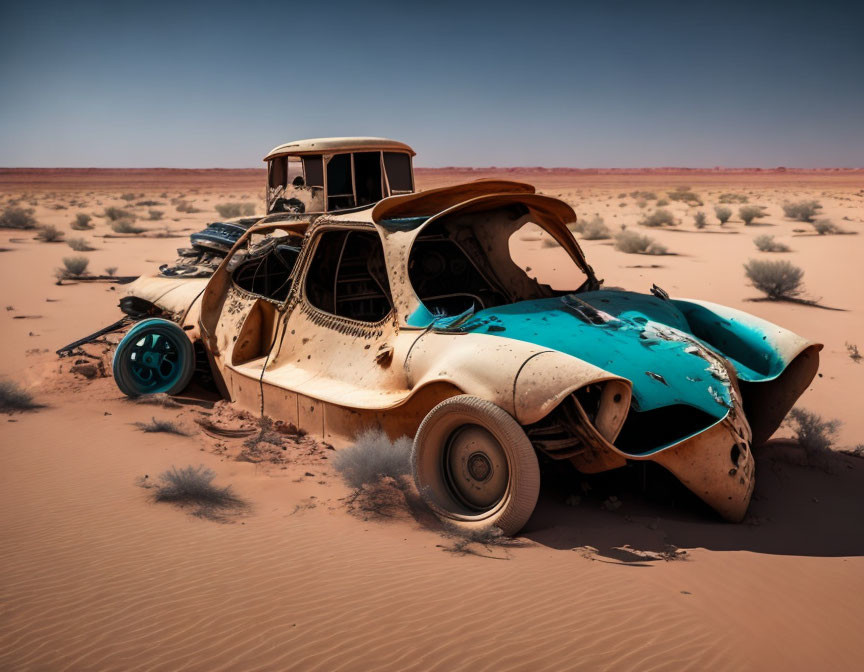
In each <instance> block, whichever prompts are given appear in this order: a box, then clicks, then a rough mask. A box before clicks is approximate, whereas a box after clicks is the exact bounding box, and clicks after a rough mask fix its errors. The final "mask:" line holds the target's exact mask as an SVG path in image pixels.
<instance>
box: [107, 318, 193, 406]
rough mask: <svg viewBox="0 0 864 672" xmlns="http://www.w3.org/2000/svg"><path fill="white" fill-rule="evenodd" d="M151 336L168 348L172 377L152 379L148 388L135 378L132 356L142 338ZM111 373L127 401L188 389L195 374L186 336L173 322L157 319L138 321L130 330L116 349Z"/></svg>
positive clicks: (190, 349)
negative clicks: (129, 398) (127, 397)
mask: <svg viewBox="0 0 864 672" xmlns="http://www.w3.org/2000/svg"><path fill="white" fill-rule="evenodd" d="M154 335H155V336H158V337H159V339H164V342H167V343H168V344H169V345H168V348H169V350H170V353H171V354H170V357H171V362H172V369H171V372H172V373H171V375H170V376H167V377H165V378H164V379H159V380H157V379H154V382H153V383H152V384H150V385H147V384H144V383H143V382H142V381H141V379H140V377H136V375H135V373H134V371H133V366H134V365H135V362H134V361H133V359H132V354H133V351H135V349H136V348H137V347H138V343H140V342H141V340H142V339H143V338H145V337H148V336H151V337H152V336H154ZM111 370H112V372H113V374H114V382H115V383H116V384H117V387H119V388H120V391H121V392H123V394H125V395H127V396H129V397H140V396H142V395H145V394H157V393H161V392H164V393H165V394H177V393H178V392H182V391H183V390H184V389H185V388H186V386H187V385H189V381H191V380H192V375H193V374H194V373H195V348H194V346H193V345H192V342H191V341H190V340H189V338H188V337H187V336H186V332H184V331H183V329H181V328H180V327H179V326H178V325H176V324H175V323H174V322H171V321H169V320H163V319H160V318H151V319H148V320H142V321H141V322H138V323H137V324H136V325H135V326H133V327H132V328H131V329H130V330H129V332H128V333H127V334H126V335H125V336H124V337H123V340H121V341H120V343H119V344H118V345H117V349H116V350H115V351H114V358H113V360H112V363H111Z"/></svg>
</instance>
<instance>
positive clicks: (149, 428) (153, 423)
mask: <svg viewBox="0 0 864 672" xmlns="http://www.w3.org/2000/svg"><path fill="white" fill-rule="evenodd" d="M135 426H136V427H137V428H138V429H140V430H141V431H142V432H147V433H148V434H176V435H177V436H189V433H188V432H187V431H185V430H184V429H183V428H181V427H180V426H179V425H178V424H177V423H176V422H173V421H171V420H157V419H156V418H150V422H136V423H135Z"/></svg>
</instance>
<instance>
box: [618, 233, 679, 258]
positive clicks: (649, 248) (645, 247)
mask: <svg viewBox="0 0 864 672" xmlns="http://www.w3.org/2000/svg"><path fill="white" fill-rule="evenodd" d="M615 249H616V250H620V251H621V252H625V253H627V254H668V253H669V251H668V250H667V249H666V248H665V247H664V246H663V245H660V244H659V243H656V242H654V241H653V240H652V239H651V238H649V237H648V236H643V235H642V234H641V233H636V232H635V231H621V232H620V233H618V234H616V235H615Z"/></svg>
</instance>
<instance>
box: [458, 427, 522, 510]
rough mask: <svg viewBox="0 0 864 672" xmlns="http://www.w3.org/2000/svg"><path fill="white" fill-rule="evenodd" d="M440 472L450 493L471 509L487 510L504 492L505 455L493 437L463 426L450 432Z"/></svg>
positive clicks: (506, 476) (505, 478)
mask: <svg viewBox="0 0 864 672" xmlns="http://www.w3.org/2000/svg"><path fill="white" fill-rule="evenodd" d="M444 472H445V474H446V477H447V486H448V488H449V489H450V491H451V493H452V494H453V496H454V497H455V498H456V499H457V500H458V501H459V502H461V503H462V504H463V505H464V506H466V507H468V508H470V509H472V510H475V511H488V510H489V509H491V508H493V507H494V506H495V505H496V504H497V503H498V502H500V501H501V499H502V498H503V497H504V495H505V493H506V492H507V484H508V481H509V475H510V471H509V468H508V466H507V455H506V454H505V452H504V449H503V448H502V447H501V445H500V444H499V443H498V441H497V440H496V439H495V437H494V436H493V435H492V434H491V433H489V432H488V431H487V430H485V429H484V428H483V427H480V426H479V425H463V426H462V427H459V428H458V429H457V430H456V431H454V432H453V433H452V434H451V435H450V437H449V439H448V441H447V446H446V449H445V451H444Z"/></svg>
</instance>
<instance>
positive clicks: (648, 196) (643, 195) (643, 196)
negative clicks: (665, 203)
mask: <svg viewBox="0 0 864 672" xmlns="http://www.w3.org/2000/svg"><path fill="white" fill-rule="evenodd" d="M630 197H631V198H635V199H636V200H637V201H656V200H657V194H655V193H654V192H653V191H631V192H630Z"/></svg>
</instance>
